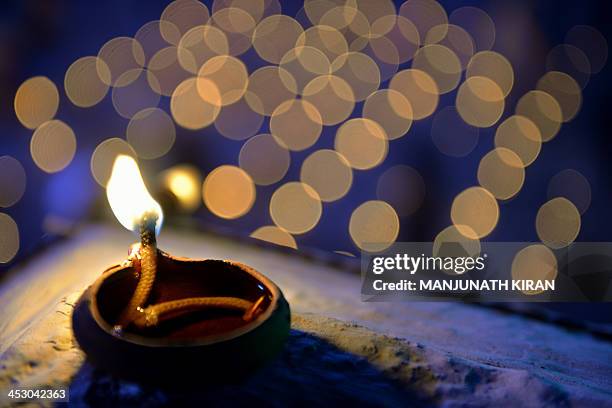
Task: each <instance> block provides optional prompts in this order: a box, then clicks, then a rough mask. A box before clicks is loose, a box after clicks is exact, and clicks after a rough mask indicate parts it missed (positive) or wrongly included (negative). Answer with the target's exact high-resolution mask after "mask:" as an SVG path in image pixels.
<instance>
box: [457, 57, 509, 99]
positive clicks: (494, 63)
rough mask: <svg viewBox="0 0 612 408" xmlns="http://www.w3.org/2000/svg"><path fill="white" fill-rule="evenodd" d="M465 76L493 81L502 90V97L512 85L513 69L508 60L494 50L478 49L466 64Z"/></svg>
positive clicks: (506, 94)
mask: <svg viewBox="0 0 612 408" xmlns="http://www.w3.org/2000/svg"><path fill="white" fill-rule="evenodd" d="M465 75H466V78H470V77H485V78H489V79H490V80H492V81H493V82H495V83H496V84H497V85H498V86H499V89H501V90H502V93H503V95H504V98H505V97H506V96H508V94H509V93H510V91H511V90H512V86H513V85H514V70H513V69H512V65H511V64H510V61H508V59H507V58H506V57H504V56H503V55H501V54H500V53H497V52H495V51H480V52H479V53H477V54H475V55H474V56H473V57H472V58H471V59H470V62H469V63H468V65H467V69H466V72H465Z"/></svg>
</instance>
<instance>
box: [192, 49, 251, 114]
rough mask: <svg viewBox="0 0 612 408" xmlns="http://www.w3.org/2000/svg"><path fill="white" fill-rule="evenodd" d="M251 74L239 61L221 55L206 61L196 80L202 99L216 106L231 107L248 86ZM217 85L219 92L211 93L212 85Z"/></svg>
mask: <svg viewBox="0 0 612 408" xmlns="http://www.w3.org/2000/svg"><path fill="white" fill-rule="evenodd" d="M248 77H249V74H248V72H247V69H246V66H245V65H244V63H243V62H242V61H240V60H239V59H237V58H235V57H232V56H228V55H220V56H217V57H213V58H211V59H209V60H208V61H206V62H205V63H204V65H202V68H200V71H199V72H198V77H197V79H196V84H197V89H198V92H199V94H200V97H201V98H202V99H203V100H204V101H206V102H208V103H211V104H214V105H220V106H225V105H230V104H232V103H234V102H237V101H238V100H239V99H240V98H242V96H243V95H244V93H245V92H246V89H247V86H248V81H249V79H248ZM211 82H212V83H214V84H215V85H216V88H217V91H218V94H219V96H218V95H217V92H212V93H211V92H210V91H209V90H210V86H209V85H210V83H211Z"/></svg>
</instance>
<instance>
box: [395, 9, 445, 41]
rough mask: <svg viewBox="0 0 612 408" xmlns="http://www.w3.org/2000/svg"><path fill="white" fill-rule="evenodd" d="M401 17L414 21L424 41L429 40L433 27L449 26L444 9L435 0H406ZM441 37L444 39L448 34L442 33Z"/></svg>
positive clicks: (400, 13)
mask: <svg viewBox="0 0 612 408" xmlns="http://www.w3.org/2000/svg"><path fill="white" fill-rule="evenodd" d="M399 15H400V16H402V17H404V18H407V19H408V20H410V21H412V22H413V23H414V25H415V26H416V27H417V30H418V31H419V36H420V38H423V39H424V38H427V34H428V33H429V31H430V30H431V29H432V28H433V27H436V26H447V25H448V16H447V15H446V11H445V10H444V7H442V5H441V4H440V3H438V2H437V1H435V0H406V1H405V2H404V3H403V4H402V5H401V7H400V9H399ZM439 35H440V38H442V37H444V35H446V32H440V33H439ZM437 41H438V40H436V41H434V42H437Z"/></svg>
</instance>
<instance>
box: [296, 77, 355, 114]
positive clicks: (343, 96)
mask: <svg viewBox="0 0 612 408" xmlns="http://www.w3.org/2000/svg"><path fill="white" fill-rule="evenodd" d="M302 98H303V100H305V101H308V102H310V103H311V104H313V105H314V106H315V107H316V108H317V110H318V111H319V113H320V114H321V121H322V122H323V125H325V126H331V125H337V124H338V123H340V122H343V121H344V120H346V119H347V118H348V117H349V116H350V115H351V113H352V112H353V108H354V107H355V94H354V93H353V90H352V89H351V86H350V85H349V84H348V83H347V82H346V81H345V80H344V79H342V78H340V77H338V76H335V75H321V76H318V77H316V78H314V79H313V80H312V81H310V82H309V83H308V84H307V85H306V86H305V87H304V90H303V92H302Z"/></svg>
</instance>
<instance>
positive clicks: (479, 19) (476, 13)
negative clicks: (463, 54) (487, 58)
mask: <svg viewBox="0 0 612 408" xmlns="http://www.w3.org/2000/svg"><path fill="white" fill-rule="evenodd" d="M448 20H449V22H451V23H452V24H456V25H458V26H460V27H463V28H465V29H466V30H467V32H468V33H470V36H471V37H472V39H473V40H474V45H475V47H476V48H475V51H484V50H490V49H491V48H493V44H494V43H495V23H494V22H493V19H491V17H490V16H489V15H488V14H487V13H486V12H485V11H483V10H482V9H479V8H478V7H472V6H467V7H459V8H457V9H455V10H453V12H452V13H451V14H450V16H449V17H448Z"/></svg>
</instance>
